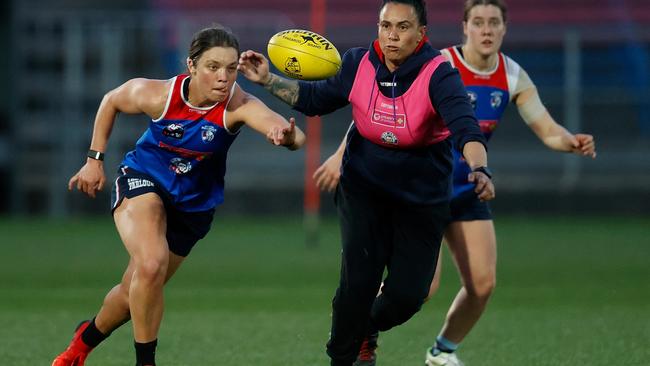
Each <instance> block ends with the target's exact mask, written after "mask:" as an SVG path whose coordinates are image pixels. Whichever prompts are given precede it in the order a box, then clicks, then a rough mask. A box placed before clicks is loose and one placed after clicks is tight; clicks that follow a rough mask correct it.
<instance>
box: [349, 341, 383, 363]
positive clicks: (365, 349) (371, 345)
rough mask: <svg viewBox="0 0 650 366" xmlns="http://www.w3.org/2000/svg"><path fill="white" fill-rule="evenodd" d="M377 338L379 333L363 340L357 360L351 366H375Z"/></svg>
mask: <svg viewBox="0 0 650 366" xmlns="http://www.w3.org/2000/svg"><path fill="white" fill-rule="evenodd" d="M377 338H379V333H373V334H371V335H369V336H367V337H366V339H364V340H363V343H361V350H359V355H358V356H357V360H356V361H355V362H354V364H352V366H375V363H376V362H377Z"/></svg>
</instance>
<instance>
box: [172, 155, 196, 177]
mask: <svg viewBox="0 0 650 366" xmlns="http://www.w3.org/2000/svg"><path fill="white" fill-rule="evenodd" d="M169 170H171V171H172V172H174V173H176V174H179V175H181V174H187V173H189V172H190V170H192V163H191V162H189V161H187V160H185V159H181V158H173V159H172V160H170V161H169Z"/></svg>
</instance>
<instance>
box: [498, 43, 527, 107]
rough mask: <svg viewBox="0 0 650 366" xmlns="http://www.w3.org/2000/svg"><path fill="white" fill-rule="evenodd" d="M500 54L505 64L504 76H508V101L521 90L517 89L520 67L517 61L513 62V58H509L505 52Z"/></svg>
mask: <svg viewBox="0 0 650 366" xmlns="http://www.w3.org/2000/svg"><path fill="white" fill-rule="evenodd" d="M502 55H503V59H504V61H505V64H506V65H505V66H506V78H508V94H509V95H510V101H512V99H513V98H514V97H515V95H517V93H519V92H521V90H517V84H518V83H519V75H520V72H521V70H522V68H521V66H519V64H518V63H517V62H515V60H513V59H511V58H510V57H508V56H506V55H505V54H502Z"/></svg>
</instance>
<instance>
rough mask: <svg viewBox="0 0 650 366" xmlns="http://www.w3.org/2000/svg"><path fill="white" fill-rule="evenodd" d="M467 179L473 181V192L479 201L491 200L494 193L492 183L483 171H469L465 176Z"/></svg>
mask: <svg viewBox="0 0 650 366" xmlns="http://www.w3.org/2000/svg"><path fill="white" fill-rule="evenodd" d="M467 180H468V181H469V182H471V183H474V185H475V187H474V192H475V193H476V195H477V196H478V199H479V200H481V202H485V201H490V200H493V199H494V197H495V196H496V195H495V192H494V183H492V180H491V179H490V178H489V177H488V176H487V175H485V174H484V173H483V172H471V173H469V175H468V176H467Z"/></svg>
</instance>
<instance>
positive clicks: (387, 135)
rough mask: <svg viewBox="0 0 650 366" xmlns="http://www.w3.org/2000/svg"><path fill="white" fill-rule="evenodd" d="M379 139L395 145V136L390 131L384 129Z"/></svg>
mask: <svg viewBox="0 0 650 366" xmlns="http://www.w3.org/2000/svg"><path fill="white" fill-rule="evenodd" d="M381 141H383V142H384V143H386V144H391V145H397V142H398V141H397V136H395V134H394V133H392V132H390V131H386V132H384V133H382V134H381Z"/></svg>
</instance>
